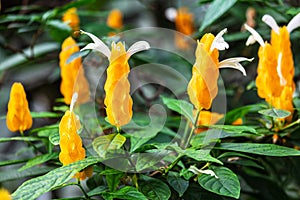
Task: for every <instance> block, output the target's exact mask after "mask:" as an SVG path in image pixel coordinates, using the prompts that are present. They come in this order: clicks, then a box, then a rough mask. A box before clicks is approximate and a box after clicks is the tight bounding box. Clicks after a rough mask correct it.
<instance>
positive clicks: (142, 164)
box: [133, 149, 170, 172]
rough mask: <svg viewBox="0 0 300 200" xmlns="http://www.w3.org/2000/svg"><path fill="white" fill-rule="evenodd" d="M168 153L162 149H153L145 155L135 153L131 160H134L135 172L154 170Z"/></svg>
mask: <svg viewBox="0 0 300 200" xmlns="http://www.w3.org/2000/svg"><path fill="white" fill-rule="evenodd" d="M169 153H170V152H169V151H166V150H162V149H153V150H151V152H147V153H136V154H134V155H133V158H134V159H136V165H135V168H136V171H138V172H141V171H143V170H146V169H147V170H150V169H151V170H156V169H157V168H158V167H157V166H156V165H157V163H159V162H160V161H161V160H163V158H164V157H166V156H167V155H168V154H169Z"/></svg>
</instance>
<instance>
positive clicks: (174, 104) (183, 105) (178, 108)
mask: <svg viewBox="0 0 300 200" xmlns="http://www.w3.org/2000/svg"><path fill="white" fill-rule="evenodd" d="M161 98H162V100H163V103H164V104H165V105H166V106H167V107H168V108H169V109H171V110H173V111H175V112H178V113H179V114H181V115H183V116H185V117H186V118H187V119H189V120H190V121H191V122H192V123H193V124H194V117H193V109H194V107H193V105H192V104H190V103H189V102H187V101H184V100H178V99H172V98H168V97H164V96H161Z"/></svg>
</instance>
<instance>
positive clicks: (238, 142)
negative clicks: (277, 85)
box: [0, 0, 300, 200]
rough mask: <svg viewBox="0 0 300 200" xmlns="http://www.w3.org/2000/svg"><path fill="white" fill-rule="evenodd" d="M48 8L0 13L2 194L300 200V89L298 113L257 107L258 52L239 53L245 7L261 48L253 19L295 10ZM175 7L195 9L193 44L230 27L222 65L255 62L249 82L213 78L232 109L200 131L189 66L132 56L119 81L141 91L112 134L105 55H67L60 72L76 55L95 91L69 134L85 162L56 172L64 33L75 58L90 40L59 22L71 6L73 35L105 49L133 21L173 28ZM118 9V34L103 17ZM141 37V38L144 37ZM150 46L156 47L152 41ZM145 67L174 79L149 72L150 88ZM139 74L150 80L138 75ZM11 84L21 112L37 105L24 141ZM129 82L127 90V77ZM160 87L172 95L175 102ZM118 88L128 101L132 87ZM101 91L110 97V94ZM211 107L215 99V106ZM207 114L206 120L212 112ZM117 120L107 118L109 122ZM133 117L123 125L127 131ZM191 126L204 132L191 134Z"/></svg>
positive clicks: (282, 4)
mask: <svg viewBox="0 0 300 200" xmlns="http://www.w3.org/2000/svg"><path fill="white" fill-rule="evenodd" d="M54 2H55V5H54V6H53V7H50V6H48V7H43V6H41V5H38V4H37V5H35V4H33V5H17V4H15V6H14V7H10V8H6V7H3V8H4V9H3V10H2V11H1V15H0V29H1V33H0V46H1V48H0V59H1V63H0V80H1V91H0V94H1V96H3V97H5V98H3V99H1V100H0V105H1V109H0V112H1V118H0V120H1V121H0V124H1V127H2V126H3V128H2V131H3V135H1V136H0V151H1V154H2V153H3V155H4V153H5V156H4V157H3V158H2V155H1V159H0V186H3V187H5V188H7V189H9V190H10V191H11V193H12V198H13V199H26V200H30V199H36V198H38V197H39V196H41V195H42V194H45V193H47V192H51V194H52V198H57V199H59V198H61V199H68V198H74V199H96V198H101V199H107V200H112V199H155V200H156V199H161V200H164V199H208V200H209V199H246V200H247V199H249V200H250V199H266V200H269V199H270V200H271V199H278V200H280V199H299V198H300V195H299V192H298V188H299V186H300V182H299V178H298V177H300V173H299V170H298V169H299V167H300V159H299V156H300V151H299V150H298V149H300V137H299V134H298V132H299V123H300V119H299V110H300V103H299V102H300V99H299V88H297V89H296V92H295V97H294V99H293V106H294V110H295V111H294V113H291V112H290V111H286V110H282V109H277V108H274V107H272V106H270V105H269V104H268V103H267V102H265V101H264V100H262V99H260V98H259V97H258V95H257V90H256V86H255V78H256V72H255V70H256V67H257V64H258V59H257V51H258V46H256V45H254V46H251V47H246V46H245V45H244V44H245V42H246V40H247V37H248V36H249V35H250V34H249V33H247V32H245V31H241V28H242V25H243V24H244V23H245V22H247V20H249V19H247V17H246V12H247V9H249V8H250V7H251V8H253V9H254V10H255V12H256V13H255V17H254V18H252V20H255V23H256V30H257V31H258V32H259V33H260V34H261V35H262V36H263V38H264V39H266V40H268V41H269V39H270V33H269V31H265V30H269V29H266V25H265V24H264V23H263V22H262V21H261V18H262V16H263V15H264V14H270V15H272V16H273V17H274V18H275V19H276V20H277V22H278V24H280V25H281V24H283V25H284V24H287V23H288V22H289V20H290V19H291V18H292V17H293V16H295V15H296V14H297V13H298V12H299V11H300V10H299V9H298V8H296V7H295V5H293V4H292V3H291V2H292V1H288V2H286V1H281V0H269V1H261V0H255V1H250V0H230V1H223V0H198V1H193V2H192V3H190V4H188V3H186V2H185V1H180V5H178V1H174V2H171V3H170V4H172V5H168V4H169V3H162V1H159V0H153V1H144V0H139V1H125V4H126V3H128V4H129V5H132V7H130V6H129V7H126V6H125V5H123V4H122V3H120V2H119V1H95V0H76V1H72V2H69V3H65V2H60V1H54ZM14 3H15V2H14ZM161 4H163V5H161ZM181 4H182V5H181ZM185 4H186V5H185ZM5 5H8V4H5ZM141 5H142V6H141ZM158 6H162V8H163V12H162V11H158V10H159V9H156V8H157V7H158ZM171 6H174V7H179V6H187V7H188V8H189V9H190V10H191V12H193V14H194V23H195V24H194V26H195V27H197V31H195V32H194V33H193V34H192V35H191V37H192V39H194V40H195V39H200V38H201V36H203V35H204V34H205V33H208V32H212V33H217V32H219V31H220V30H223V29H224V28H228V32H229V33H228V34H227V35H226V36H225V35H224V39H225V40H226V41H227V42H228V43H229V44H230V46H231V50H232V51H230V53H227V52H226V53H221V52H220V56H219V57H220V58H223V57H230V56H245V57H249V58H251V57H254V58H255V59H254V61H252V63H251V64H247V65H245V66H246V71H247V74H248V76H247V77H245V78H242V76H241V75H238V74H236V73H235V72H232V71H231V70H227V71H226V70H221V71H220V74H221V76H222V78H223V81H224V88H225V89H224V88H223V89H222V87H221V85H222V84H223V82H222V80H221V78H219V82H218V85H219V94H218V95H220V96H222V95H227V103H226V102H225V101H224V102H222V103H223V104H226V105H225V107H227V110H228V111H226V112H225V111H224V112H225V113H222V114H224V117H223V118H222V119H221V120H219V121H218V122H217V123H216V124H200V125H199V124H197V121H198V120H199V119H198V117H199V114H196V112H195V110H194V105H193V104H192V103H190V102H189V101H188V98H187V81H182V80H185V78H186V79H190V78H191V71H192V65H193V63H188V61H189V60H188V58H182V57H180V56H179V55H177V54H175V53H174V54H172V53H169V52H162V51H161V50H159V49H150V50H147V51H143V52H139V53H137V54H135V55H133V56H131V58H130V59H129V58H127V57H126V58H124V59H125V61H126V62H128V63H127V65H128V66H129V64H130V69H131V72H130V73H129V72H126V76H127V75H128V73H129V78H131V79H130V81H132V80H135V79H134V78H136V79H138V80H137V81H138V82H137V83H138V84H137V85H138V86H139V87H138V86H136V85H134V84H133V83H132V84H131V82H130V81H129V82H130V84H131V85H130V86H131V88H130V89H131V90H134V89H136V88H137V89H136V90H135V91H132V93H130V95H131V97H132V99H133V102H134V103H133V116H132V120H131V121H130V122H129V123H128V124H124V125H123V123H122V125H120V126H121V127H119V126H118V127H115V126H114V125H115V124H111V123H110V121H111V120H109V119H108V118H107V115H106V114H105V109H107V107H106V104H105V103H104V99H105V98H104V97H105V95H104V94H105V92H104V89H103V86H104V83H103V82H104V80H103V79H105V75H103V77H104V78H103V77H102V74H101V72H104V71H105V69H106V67H108V65H114V62H113V59H112V60H109V63H108V62H107V60H106V59H107V58H105V57H104V56H103V55H100V54H97V53H95V52H92V51H90V52H89V51H79V52H78V51H77V52H75V53H73V54H72V55H70V56H69V57H68V58H65V60H66V63H65V64H69V63H71V62H72V61H74V60H75V59H78V58H81V59H82V60H83V65H85V64H86V63H89V66H88V67H89V68H88V67H86V66H83V68H84V69H85V71H86V72H85V73H86V75H87V76H91V77H92V78H95V77H96V78H97V84H96V85H93V84H92V83H91V80H89V81H90V82H89V84H90V89H91V93H92V91H93V90H94V91H96V92H95V93H96V94H95V96H93V97H94V99H93V100H92V101H89V102H85V103H84V104H79V103H78V104H77V105H76V106H75V107H74V113H75V114H78V116H79V119H80V123H81V124H82V127H77V128H78V130H77V129H76V130H75V131H74V134H76V135H77V136H79V137H80V138H82V146H83V147H84V148H85V149H86V158H85V159H82V160H78V161H76V162H73V163H70V164H68V165H64V166H63V165H62V163H60V160H59V153H60V134H59V131H60V130H59V129H60V127H59V122H60V121H61V119H62V116H63V114H64V113H65V112H69V111H67V110H69V106H68V105H66V104H65V103H64V100H63V98H62V95H61V94H60V93H59V89H60V88H59V84H60V82H61V79H60V75H59V73H60V68H59V51H60V49H61V44H62V43H63V41H64V40H65V39H66V38H67V37H69V36H72V37H73V38H74V39H75V40H76V42H77V44H78V46H79V47H80V48H81V49H82V47H83V46H85V45H86V44H88V43H90V42H91V40H90V39H89V38H88V37H86V36H84V34H80V33H79V32H76V31H75V32H73V31H72V28H71V27H70V26H69V25H68V24H67V23H66V22H63V21H62V16H63V14H64V13H65V12H66V11H67V10H68V9H69V8H73V7H75V8H77V11H78V15H79V17H80V20H81V22H80V27H81V29H83V30H84V31H86V32H91V33H94V34H96V33H97V36H102V37H100V38H101V39H102V40H103V41H104V43H105V44H108V47H110V43H111V41H115V40H117V39H118V36H119V37H122V36H121V35H117V37H108V36H111V35H114V34H117V33H119V32H121V31H127V30H130V29H132V28H135V27H138V25H137V24H139V23H137V22H136V21H135V20H136V19H139V18H141V19H142V20H145V21H147V19H144V16H143V15H144V13H147V14H149V15H152V16H153V17H152V18H151V20H154V22H153V23H156V24H157V25H158V26H159V25H160V26H163V27H166V28H169V29H172V28H173V27H174V25H173V22H171V21H168V20H167V19H166V17H165V16H164V11H165V10H166V9H167V8H168V7H171ZM298 6H299V5H298ZM116 7H118V8H119V9H120V10H122V12H123V15H124V16H125V17H124V26H120V28H112V27H110V26H109V25H107V24H106V23H105V22H106V19H107V16H108V15H109V11H110V10H112V9H113V8H116ZM134 10H138V11H136V12H135V11H134ZM200 10H201V12H199V11H200ZM203 11H205V12H203ZM199 13H201V14H199ZM118 17H120V16H118ZM156 18H157V19H156ZM162 18H164V19H162ZM145 21H143V22H145ZM299 31H300V30H299V29H298V30H295V31H294V32H293V33H292V34H291V43H292V52H293V55H294V66H295V77H294V80H295V81H296V82H297V83H298V82H299V80H298V79H299V73H300V71H299V61H300V56H299V54H298V53H297V52H298V51H299V49H300V45H299V42H296V41H299V39H300V38H299V37H300V36H299V35H300V34H299ZM125 35H126V32H125ZM139 39H141V38H137V39H136V40H139ZM142 39H143V40H146V41H147V38H142ZM75 40H74V41H75ZM121 40H122V38H121ZM157 41H159V42H161V43H162V41H160V39H158V40H157ZM134 42H136V41H134ZM159 42H158V43H159ZM17 43H18V44H17ZM149 43H150V46H151V45H152V44H151V42H149ZM120 45H122V47H123V44H121V43H120ZM126 45H127V44H126ZM128 51H129V50H128ZM183 51H185V50H183ZM186 51H188V50H186ZM194 51H195V48H194V49H192V52H194ZM136 52H137V51H136ZM134 53H135V52H134ZM241 54H242V55H241ZM93 56H94V57H93ZM193 56H194V54H193ZM128 57H129V56H128ZM84 60H85V61H84ZM194 61H195V58H194V57H193V62H194ZM122 62H123V61H122ZM210 62H212V61H210ZM150 63H156V64H157V65H152V66H150V67H153V66H158V65H161V66H162V65H168V66H171V68H172V69H174V70H175V71H176V72H174V71H172V73H170V74H169V75H170V76H169V77H168V75H167V73H166V71H163V72H160V71H157V72H156V73H157V74H158V75H157V76H155V77H159V78H158V79H159V80H156V81H157V82H155V83H153V82H151V81H152V80H154V79H150V80H151V81H149V82H147V81H148V79H147V78H148V77H152V76H153V77H154V75H151V73H154V72H155V70H153V71H151V70H152V69H147V70H149V71H143V70H140V71H138V70H139V69H138V67H139V66H142V65H147V64H150ZM117 67H118V66H117ZM87 68H88V69H87ZM116 69H119V68H116ZM160 69H162V70H163V69H164V68H163V67H161V68H160ZM89 70H90V71H89ZM116 71H118V70H116ZM105 72H106V71H105ZM140 72H143V73H145V74H147V73H150V75H149V74H147V75H148V76H147V77H146V76H145V77H139V76H138V75H139V73H140ZM173 72H174V73H173ZM115 73H118V72H115ZM177 73H178V74H179V73H180V74H182V76H179V75H177ZM98 75H99V77H97V76H98ZM100 75H101V76H100ZM113 77H114V76H113ZM182 77H184V78H182ZM89 78H90V77H89ZM114 78H118V77H114ZM126 78H127V77H126ZM164 78H165V80H162V79H164ZM181 78H182V79H181ZM16 81H18V82H22V83H24V88H25V91H26V93H27V98H28V102H29V107H31V108H33V109H31V112H30V114H31V117H32V118H33V127H32V128H31V129H29V130H27V131H24V133H23V131H22V132H21V134H20V133H19V132H16V133H12V132H9V131H8V130H7V128H6V125H5V120H6V113H7V109H6V108H7V103H8V98H9V90H10V89H9V88H10V86H11V85H12V83H13V82H16ZM180 81H181V82H180ZM112 82H113V83H114V84H116V85H117V83H116V82H115V81H112ZM98 83H99V85H98ZM125 83H126V84H129V83H128V82H127V80H126V81H124V84H125ZM158 83H162V85H159V84H158ZM164 84H165V85H164ZM167 84H169V85H172V86H175V89H174V91H176V92H175V93H176V94H174V93H172V91H170V90H169V88H168V87H167V86H166V85H167ZM126 86H127V89H126V92H127V93H128V91H127V90H129V85H126ZM115 87H116V86H115ZM99 88H100V89H99ZM105 90H107V91H111V90H112V88H111V87H109V88H106V89H105ZM41 91H42V92H41ZM121 92H123V91H121ZM222 92H223V93H224V94H222ZM112 93H113V92H112ZM118 95H119V96H118V98H116V99H117V100H115V99H113V100H111V102H110V104H111V105H114V102H116V101H118V100H119V99H121V98H122V95H121V93H118ZM127 95H128V94H127ZM38 96H39V97H47V99H48V105H47V106H46V108H45V109H44V110H43V111H41V110H38V109H36V108H37V107H36V106H37V105H38V103H39V102H35V98H36V97H38ZM111 96H114V94H111ZM114 97H115V96H114ZM128 98H129V97H128ZM208 98H209V97H208ZM218 98H221V97H217V99H216V101H217V100H219V99H218ZM36 99H38V98H36ZM42 99H43V98H42ZM31 102H32V103H31ZM46 103H47V102H46ZM46 103H45V104H46ZM115 104H116V103H115ZM121 104H122V101H120V102H119V101H118V108H117V111H119V110H118V109H120V108H121V107H122V106H121ZM2 107H3V108H2ZM91 108H92V109H91ZM130 109H131V108H130ZM71 110H73V107H72V106H71ZM211 111H212V112H214V110H213V108H212V109H211ZM114 112H116V110H114ZM116 113H118V112H116ZM116 113H113V115H114V117H115V116H116V115H117V114H116ZM125 114H126V113H125ZM287 117H290V119H289V121H288V120H285V118H287ZM130 119H131V116H130V117H129V119H128V120H126V123H127V121H129V120H130ZM195 129H197V130H198V129H199V130H201V132H200V133H198V134H195V133H194V131H195ZM66 144H68V143H66ZM79 144H80V143H79ZM80 145H81V144H80ZM5 148H7V149H9V150H8V151H7V150H6V149H5ZM91 168H92V170H93V174H92V176H91V177H89V178H87V180H86V181H81V180H79V179H74V176H75V175H76V174H77V173H78V172H83V170H87V169H91ZM69 187H77V188H79V189H80V193H79V194H75V195H70V194H68V195H67V196H66V197H65V196H62V195H61V193H60V191H61V189H64V190H68V188H69ZM0 189H1V188H0Z"/></svg>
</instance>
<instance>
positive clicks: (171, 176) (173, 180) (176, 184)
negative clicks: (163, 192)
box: [167, 172, 189, 197]
mask: <svg viewBox="0 0 300 200" xmlns="http://www.w3.org/2000/svg"><path fill="white" fill-rule="evenodd" d="M167 181H168V183H169V185H170V186H171V187H173V188H174V190H176V192H178V194H179V197H181V196H182V195H183V194H184V192H185V191H186V190H187V188H188V187H189V181H187V180H184V179H183V178H181V177H180V175H179V173H177V172H169V173H168V176H167Z"/></svg>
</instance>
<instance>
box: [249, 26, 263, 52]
mask: <svg viewBox="0 0 300 200" xmlns="http://www.w3.org/2000/svg"><path fill="white" fill-rule="evenodd" d="M244 27H245V29H246V30H247V31H249V32H250V33H251V35H250V36H249V38H248V40H247V42H246V45H247V46H249V45H250V44H253V43H254V41H257V42H258V43H259V45H260V46H262V47H263V46H265V42H264V40H263V39H262V37H261V36H260V35H259V33H258V32H256V30H254V29H253V28H251V27H250V26H248V25H247V24H244Z"/></svg>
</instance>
